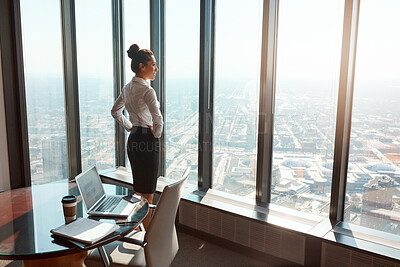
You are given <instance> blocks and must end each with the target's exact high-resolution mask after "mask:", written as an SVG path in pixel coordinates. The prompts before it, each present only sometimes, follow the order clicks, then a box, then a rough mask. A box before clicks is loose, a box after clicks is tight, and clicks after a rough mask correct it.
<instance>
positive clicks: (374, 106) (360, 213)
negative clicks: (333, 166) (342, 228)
mask: <svg viewBox="0 0 400 267" xmlns="http://www.w3.org/2000/svg"><path fill="white" fill-rule="evenodd" d="M399 13H400V2H398V1H393V0H385V1H381V0H379V1H378V0H369V1H361V6H360V19H359V30H358V41H357V60H356V71H355V81H354V100H353V114H352V125H351V140H350V154H349V167H348V174H347V187H346V206H345V214H344V219H345V221H347V222H351V223H353V224H357V225H361V226H366V227H369V228H373V229H377V230H382V231H387V232H391V233H396V234H399V233H400V138H399V136H400V116H399V115H400V76H399V74H400V68H399V62H400V50H399V47H400V35H398V34H395V33H396V32H398V29H399V28H400V17H399V16H398V14H399Z"/></svg>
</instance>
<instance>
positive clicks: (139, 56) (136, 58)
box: [126, 44, 153, 74]
mask: <svg viewBox="0 0 400 267" xmlns="http://www.w3.org/2000/svg"><path fill="white" fill-rule="evenodd" d="M126 52H128V57H129V58H130V59H132V62H131V69H132V71H133V72H134V73H136V74H137V73H138V71H139V64H140V63H143V64H144V65H145V66H146V65H147V62H149V61H151V60H152V56H153V52H151V51H150V50H148V49H140V48H139V46H138V45H137V44H133V45H131V47H129V50H128V51H126Z"/></svg>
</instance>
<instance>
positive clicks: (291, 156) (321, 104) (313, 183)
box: [271, 0, 344, 214]
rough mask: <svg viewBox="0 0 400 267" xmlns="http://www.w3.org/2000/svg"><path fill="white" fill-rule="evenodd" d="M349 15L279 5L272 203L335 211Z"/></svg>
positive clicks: (311, 1)
mask: <svg viewBox="0 0 400 267" xmlns="http://www.w3.org/2000/svg"><path fill="white" fill-rule="evenodd" d="M343 10H344V1H317V0H308V1H293V0H284V1H280V3H279V24H278V26H279V28H278V43H277V70H276V91H275V114H274V137H273V160H272V163H273V168H272V181H271V203H276V204H279V205H282V206H285V207H289V208H293V209H296V210H301V211H305V212H310V213H315V214H327V213H328V211H329V202H330V191H331V182H332V164H333V152H334V151H333V148H334V136H335V120H336V109H337V90H338V83H339V69H340V52H341V36H342V27H343Z"/></svg>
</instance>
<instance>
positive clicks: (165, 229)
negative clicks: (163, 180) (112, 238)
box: [85, 167, 190, 267]
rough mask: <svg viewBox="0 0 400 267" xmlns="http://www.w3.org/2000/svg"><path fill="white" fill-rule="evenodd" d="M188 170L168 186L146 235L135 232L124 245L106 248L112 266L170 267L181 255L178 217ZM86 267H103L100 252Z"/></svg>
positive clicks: (87, 261)
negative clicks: (176, 224)
mask: <svg viewBox="0 0 400 267" xmlns="http://www.w3.org/2000/svg"><path fill="white" fill-rule="evenodd" d="M189 173H190V167H188V168H187V169H186V170H185V172H184V174H183V176H182V178H181V179H180V180H178V181H177V182H175V183H172V184H170V185H167V186H166V187H165V188H164V191H163V192H162V194H161V196H160V199H159V201H158V204H157V206H156V208H155V210H154V213H153V217H152V219H151V221H150V224H149V227H148V229H147V231H146V232H144V231H134V232H132V233H130V234H128V235H127V236H125V237H124V238H122V239H121V240H122V242H120V241H116V242H113V243H111V244H107V245H105V246H104V248H105V251H106V253H107V255H108V257H109V259H110V263H111V266H157V267H159V266H169V265H170V264H171V263H172V261H173V259H174V258H175V255H176V253H177V252H178V249H179V245H178V237H177V235H176V229H175V217H176V212H177V210H178V205H179V200H180V198H181V195H182V190H183V187H184V184H185V182H186V180H187V178H188V176H189ZM85 264H86V266H88V267H90V266H102V264H103V262H102V259H101V257H100V254H99V252H98V250H97V249H95V250H94V251H93V252H92V253H91V254H90V255H89V256H88V257H87V258H86V260H85Z"/></svg>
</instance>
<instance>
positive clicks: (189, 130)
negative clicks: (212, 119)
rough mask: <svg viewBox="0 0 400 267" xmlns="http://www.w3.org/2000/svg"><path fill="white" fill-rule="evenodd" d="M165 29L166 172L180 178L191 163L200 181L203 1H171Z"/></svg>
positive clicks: (193, 178)
mask: <svg viewBox="0 0 400 267" xmlns="http://www.w3.org/2000/svg"><path fill="white" fill-rule="evenodd" d="M182 21H184V22H185V23H182ZM165 28H166V59H165V61H166V65H165V66H166V67H165V73H166V80H165V85H166V86H165V103H166V104H165V110H166V111H165V116H164V117H165V128H164V130H165V146H164V147H165V149H166V159H165V161H166V162H165V168H166V170H165V175H166V177H169V178H180V177H181V176H182V173H183V172H184V170H185V169H186V167H187V166H188V165H190V166H191V167H192V172H191V174H190V176H189V182H190V183H193V184H197V179H198V172H197V166H198V132H199V53H200V52H199V36H200V1H199V0H190V1H188V0H168V1H167V2H166V27H165ZM182 44H184V45H182Z"/></svg>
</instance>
